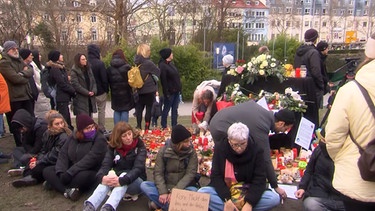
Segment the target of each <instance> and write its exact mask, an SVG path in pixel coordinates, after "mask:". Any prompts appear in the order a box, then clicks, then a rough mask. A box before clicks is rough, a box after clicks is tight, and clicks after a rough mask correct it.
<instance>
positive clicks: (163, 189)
mask: <svg viewBox="0 0 375 211" xmlns="http://www.w3.org/2000/svg"><path fill="white" fill-rule="evenodd" d="M187 157H188V159H189V162H188V163H187V166H186V163H185V162H186V158H187ZM165 161H166V163H164V162H165ZM197 169H198V158H197V153H196V152H195V150H194V148H193V147H191V149H190V151H189V153H188V154H186V155H183V156H180V155H178V154H177V153H176V152H175V151H174V150H173V149H172V147H171V143H170V140H168V141H167V143H166V145H165V146H164V147H162V148H161V149H160V150H159V152H158V154H157V156H156V161H155V169H154V181H155V185H156V187H157V189H158V192H159V194H160V195H161V194H166V193H169V192H170V191H171V190H172V188H177V189H184V188H186V187H187V186H189V185H190V184H191V183H192V182H193V181H194V177H195V175H196V172H197Z"/></svg>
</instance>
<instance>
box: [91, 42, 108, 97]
mask: <svg viewBox="0 0 375 211" xmlns="http://www.w3.org/2000/svg"><path fill="white" fill-rule="evenodd" d="M87 54H88V62H89V64H90V67H91V70H92V73H93V74H94V78H95V81H96V87H97V90H98V91H97V93H95V94H96V95H102V94H104V93H108V79H107V71H106V68H105V65H104V62H102V61H101V60H100V48H99V47H98V46H97V45H94V44H90V45H88V46H87Z"/></svg>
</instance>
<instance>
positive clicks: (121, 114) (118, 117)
mask: <svg viewBox="0 0 375 211" xmlns="http://www.w3.org/2000/svg"><path fill="white" fill-rule="evenodd" d="M120 121H123V122H129V111H114V112H113V122H114V123H115V125H116V124H117V122H120Z"/></svg>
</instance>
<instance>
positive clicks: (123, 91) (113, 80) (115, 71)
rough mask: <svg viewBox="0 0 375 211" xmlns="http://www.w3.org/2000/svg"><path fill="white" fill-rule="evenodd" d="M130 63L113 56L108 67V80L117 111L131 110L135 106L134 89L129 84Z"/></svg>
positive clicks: (113, 104)
mask: <svg viewBox="0 0 375 211" xmlns="http://www.w3.org/2000/svg"><path fill="white" fill-rule="evenodd" d="M129 70H130V65H129V64H127V63H126V62H125V60H123V59H121V58H117V57H115V58H113V59H112V61H111V66H110V67H108V70H107V74H108V82H109V86H110V88H111V106H112V109H113V110H115V111H129V110H131V109H132V108H134V100H133V95H132V89H131V87H130V86H129V84H128V71H129Z"/></svg>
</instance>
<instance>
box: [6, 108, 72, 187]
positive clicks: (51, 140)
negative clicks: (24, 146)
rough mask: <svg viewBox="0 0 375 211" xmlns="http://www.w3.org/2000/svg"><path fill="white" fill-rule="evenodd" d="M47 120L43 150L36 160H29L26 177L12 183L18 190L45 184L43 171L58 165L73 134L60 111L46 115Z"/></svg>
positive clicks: (25, 172)
mask: <svg viewBox="0 0 375 211" xmlns="http://www.w3.org/2000/svg"><path fill="white" fill-rule="evenodd" d="M46 120H47V122H48V129H47V131H46V132H44V134H43V139H42V142H43V147H42V150H41V152H40V153H39V154H38V155H37V156H35V157H34V158H36V160H32V159H30V160H29V164H28V166H27V167H26V168H25V171H24V172H23V176H24V177H23V178H22V179H18V180H15V181H13V182H12V185H13V186H14V187H16V188H17V187H23V186H30V185H36V184H38V183H41V182H43V181H44V177H43V169H45V168H46V167H47V166H52V165H55V164H56V161H57V157H58V156H59V152H60V150H61V147H62V146H63V145H64V143H65V142H66V141H67V139H68V136H69V135H70V134H71V133H72V132H71V131H70V129H69V128H68V124H67V123H66V122H65V120H64V117H63V116H62V115H61V114H59V113H58V111H55V110H50V111H49V112H48V113H47V114H46Z"/></svg>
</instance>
